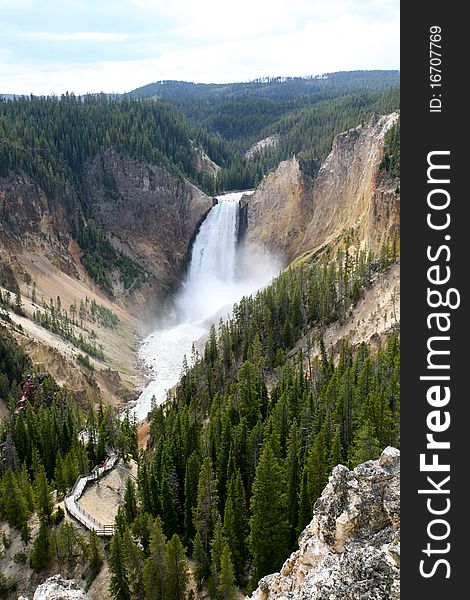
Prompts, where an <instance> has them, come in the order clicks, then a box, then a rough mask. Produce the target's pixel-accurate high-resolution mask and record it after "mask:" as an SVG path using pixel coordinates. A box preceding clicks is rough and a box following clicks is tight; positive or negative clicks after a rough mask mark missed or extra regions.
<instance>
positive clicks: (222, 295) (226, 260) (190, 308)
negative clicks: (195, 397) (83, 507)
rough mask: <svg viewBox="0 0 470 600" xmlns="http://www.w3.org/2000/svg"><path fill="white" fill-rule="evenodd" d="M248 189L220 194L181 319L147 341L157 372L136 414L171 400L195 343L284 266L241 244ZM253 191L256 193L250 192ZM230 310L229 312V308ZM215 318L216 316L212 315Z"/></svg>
mask: <svg viewBox="0 0 470 600" xmlns="http://www.w3.org/2000/svg"><path fill="white" fill-rule="evenodd" d="M244 193H245V194H246V193H247V192H234V193H230V194H225V195H223V196H218V201H219V202H218V204H216V205H215V206H214V207H213V208H212V209H211V211H210V212H209V214H208V216H207V217H206V219H205V220H204V222H203V224H202V225H201V228H200V230H199V233H198V235H197V237H196V239H195V241H194V244H193V248H192V254H191V262H190V265H189V269H188V274H187V277H186V280H185V281H184V283H183V285H182V288H181V291H180V294H179V296H178V298H177V301H176V315H177V316H176V317H175V318H174V319H173V322H172V323H171V324H170V325H168V326H166V327H159V328H158V329H156V330H155V331H154V332H153V333H152V334H151V335H149V336H148V337H147V338H146V339H145V340H144V342H143V344H142V347H141V349H140V358H141V359H142V360H143V361H144V363H145V364H146V365H147V367H149V369H150V370H151V377H152V380H151V382H150V383H149V384H148V385H147V387H146V388H145V389H144V390H143V392H142V393H141V395H140V397H139V399H138V401H137V405H136V407H135V408H134V411H133V412H134V414H135V416H136V417H137V418H138V419H143V418H144V417H145V416H146V415H147V413H148V412H149V411H150V409H151V407H152V398H153V397H154V398H155V400H154V401H155V403H156V404H161V403H162V402H164V401H165V399H166V394H167V391H168V390H169V389H171V388H172V387H173V386H174V385H175V384H176V383H177V382H178V380H179V378H180V377H181V373H182V365H183V358H184V356H186V357H187V359H188V362H189V363H190V359H191V355H192V347H193V343H194V342H195V341H196V340H198V339H199V338H200V337H201V336H203V335H204V334H206V333H207V331H208V329H209V327H210V325H211V323H212V322H213V321H218V319H219V318H220V316H221V314H222V315H223V316H227V315H228V314H229V313H230V310H231V307H232V306H233V304H234V303H235V302H237V301H238V300H240V298H241V297H242V296H243V295H245V294H251V293H253V292H255V291H256V290H258V289H260V288H261V287H263V286H264V285H266V284H267V283H268V282H269V281H270V280H271V279H272V277H273V276H274V275H275V274H276V273H277V271H278V269H279V264H278V263H277V262H275V261H273V260H271V259H268V258H267V257H266V256H263V257H259V256H257V257H256V258H255V257H253V256H247V255H246V253H245V252H244V251H242V250H240V249H239V248H238V247H237V238H238V225H239V222H238V221H239V201H240V198H241V197H242V195H243V194H244ZM248 193H250V192H248ZM223 309H224V310H223ZM211 317H212V319H211Z"/></svg>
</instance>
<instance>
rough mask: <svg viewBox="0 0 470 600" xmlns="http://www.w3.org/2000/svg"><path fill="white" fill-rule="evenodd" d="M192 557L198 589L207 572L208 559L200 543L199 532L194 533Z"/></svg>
mask: <svg viewBox="0 0 470 600" xmlns="http://www.w3.org/2000/svg"><path fill="white" fill-rule="evenodd" d="M193 558H194V560H195V561H196V571H195V574H194V575H195V579H196V585H197V588H198V589H200V588H201V586H202V582H203V581H204V578H205V577H206V575H207V574H208V573H209V559H208V557H207V553H206V551H205V549H204V544H203V543H202V538H201V534H200V533H199V531H198V532H197V533H196V536H195V538H194V542H193Z"/></svg>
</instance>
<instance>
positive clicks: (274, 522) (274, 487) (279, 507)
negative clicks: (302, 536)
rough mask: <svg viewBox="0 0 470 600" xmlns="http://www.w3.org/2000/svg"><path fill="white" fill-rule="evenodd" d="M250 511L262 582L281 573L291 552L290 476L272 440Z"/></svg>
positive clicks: (256, 564) (253, 546) (257, 574)
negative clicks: (288, 490)
mask: <svg viewBox="0 0 470 600" xmlns="http://www.w3.org/2000/svg"><path fill="white" fill-rule="evenodd" d="M250 508H251V518H250V548H251V551H252V555H253V563H254V568H255V574H254V580H255V581H258V580H259V579H260V578H261V577H263V576H264V575H267V574H268V573H272V572H273V571H278V570H279V568H280V567H281V565H282V562H283V560H284V559H285V557H286V556H287V553H288V551H289V534H288V532H289V523H288V521H287V498H286V475H285V471H284V469H283V466H282V464H281V462H280V460H279V459H278V458H277V457H276V455H275V452H274V451H273V448H272V444H271V442H270V441H269V440H267V441H266V443H265V445H264V447H263V451H262V453H261V458H260V461H259V464H258V467H257V469H256V477H255V480H254V483H253V494H252V497H251V502H250Z"/></svg>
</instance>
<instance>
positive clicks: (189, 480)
mask: <svg viewBox="0 0 470 600" xmlns="http://www.w3.org/2000/svg"><path fill="white" fill-rule="evenodd" d="M200 468H201V467H200V463H199V458H198V455H197V452H195V451H194V452H193V453H192V454H191V456H190V457H189V459H188V462H187V463H186V470H185V478H184V540H185V543H186V544H189V542H190V540H192V539H193V538H194V535H195V534H196V530H195V528H194V522H193V509H194V508H195V506H196V504H197V489H198V482H199V471H200Z"/></svg>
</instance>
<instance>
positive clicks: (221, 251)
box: [188, 194, 239, 286]
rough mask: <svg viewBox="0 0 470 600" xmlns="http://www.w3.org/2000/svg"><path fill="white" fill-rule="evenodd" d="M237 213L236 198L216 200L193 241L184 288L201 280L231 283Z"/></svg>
mask: <svg viewBox="0 0 470 600" xmlns="http://www.w3.org/2000/svg"><path fill="white" fill-rule="evenodd" d="M233 195H235V194H233ZM237 196H238V195H237ZM238 210H239V198H238V197H236V198H234V199H231V198H227V199H223V200H220V201H219V203H218V204H216V205H215V206H214V207H213V208H212V210H211V211H210V213H209V215H208V216H207V218H206V220H205V221H204V222H203V224H202V226H201V229H200V231H199V233H198V235H197V237H196V240H195V241H194V246H193V249H192V254H191V263H190V267H189V277H188V285H190V286H191V285H193V284H194V282H196V281H200V279H201V278H206V279H207V278H210V279H213V278H216V279H219V280H220V281H228V282H233V280H234V277H235V261H236V248H237V234H238Z"/></svg>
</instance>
